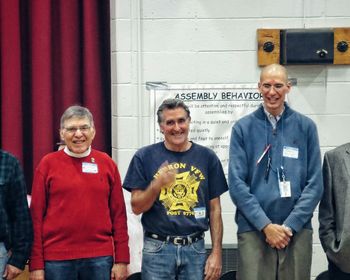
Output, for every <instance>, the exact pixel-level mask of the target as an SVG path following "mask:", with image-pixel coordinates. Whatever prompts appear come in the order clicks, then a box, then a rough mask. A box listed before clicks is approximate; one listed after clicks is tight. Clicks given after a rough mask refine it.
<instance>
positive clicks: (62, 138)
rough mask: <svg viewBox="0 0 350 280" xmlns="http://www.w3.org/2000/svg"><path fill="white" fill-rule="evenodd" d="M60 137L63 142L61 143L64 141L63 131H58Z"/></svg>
mask: <svg viewBox="0 0 350 280" xmlns="http://www.w3.org/2000/svg"><path fill="white" fill-rule="evenodd" d="M60 137H61V140H63V141H64V134H63V129H60Z"/></svg>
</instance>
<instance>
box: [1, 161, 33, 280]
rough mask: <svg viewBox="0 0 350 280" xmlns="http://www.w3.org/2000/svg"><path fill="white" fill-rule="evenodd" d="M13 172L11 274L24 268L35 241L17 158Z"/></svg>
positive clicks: (9, 270)
mask: <svg viewBox="0 0 350 280" xmlns="http://www.w3.org/2000/svg"><path fill="white" fill-rule="evenodd" d="M11 172H13V173H12V174H11V176H12V178H11V186H10V188H9V197H8V200H7V201H8V209H9V210H8V211H9V213H8V215H9V224H10V235H11V248H10V250H11V256H10V258H9V260H8V262H7V263H8V264H10V265H11V266H10V267H8V273H10V274H12V272H14V271H15V270H14V269H12V268H13V267H16V268H18V269H20V270H23V269H24V265H25V263H26V261H27V260H28V258H29V254H30V249H31V245H32V241H33V228H32V220H31V217H30V213H29V208H28V202H27V189H26V186H25V182H24V176H23V172H22V169H21V167H20V165H19V162H18V161H17V160H14V164H13V166H12V170H11ZM16 272H17V270H16ZM9 279H10V278H9Z"/></svg>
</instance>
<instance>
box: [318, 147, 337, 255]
mask: <svg viewBox="0 0 350 280" xmlns="http://www.w3.org/2000/svg"><path fill="white" fill-rule="evenodd" d="M332 181H333V178H332V170H331V166H330V160H329V156H328V153H326V154H325V156H324V160H323V183H324V194H323V197H322V200H321V202H320V206H319V212H318V214H319V215H318V219H319V223H320V228H319V234H320V240H321V244H322V246H323V248H324V249H325V250H326V248H327V247H329V246H330V245H331V243H332V242H334V240H335V228H336V225H335V222H336V221H335V206H334V205H333V199H334V198H333V184H332Z"/></svg>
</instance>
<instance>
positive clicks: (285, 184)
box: [279, 181, 292, 197]
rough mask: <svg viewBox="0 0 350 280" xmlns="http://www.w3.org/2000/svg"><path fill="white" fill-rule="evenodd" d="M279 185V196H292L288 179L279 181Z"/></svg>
mask: <svg viewBox="0 0 350 280" xmlns="http://www.w3.org/2000/svg"><path fill="white" fill-rule="evenodd" d="M279 187H280V195H281V197H291V196H292V191H291V188H290V181H282V182H279Z"/></svg>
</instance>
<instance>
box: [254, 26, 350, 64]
mask: <svg viewBox="0 0 350 280" xmlns="http://www.w3.org/2000/svg"><path fill="white" fill-rule="evenodd" d="M257 35H258V65H259V66H265V65H268V64H271V63H279V64H283V65H296V64H299V65H303V64H304V65H305V64H350V49H349V47H350V46H349V45H350V28H311V29H258V31H257Z"/></svg>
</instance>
